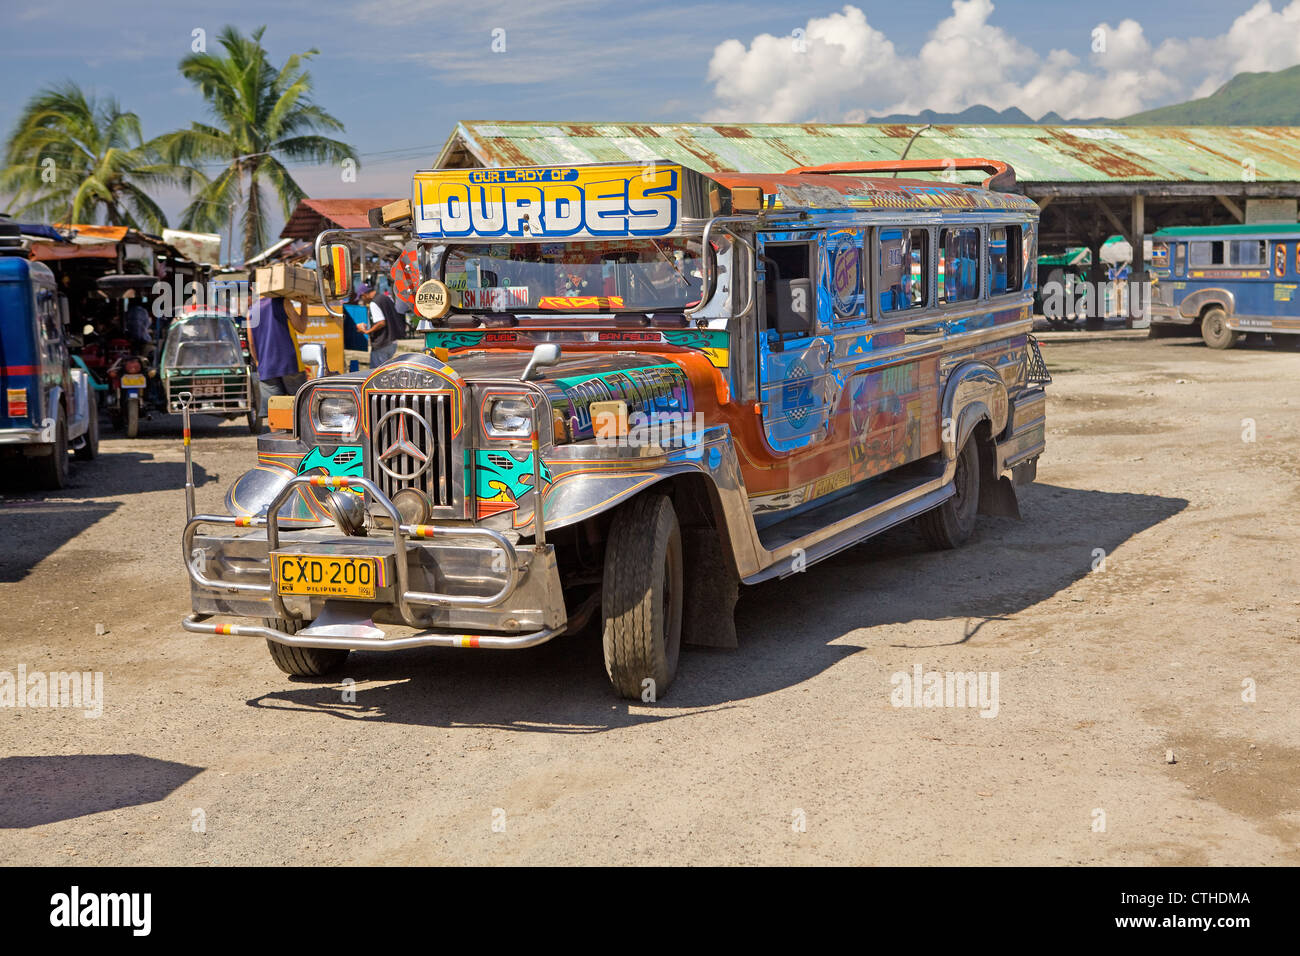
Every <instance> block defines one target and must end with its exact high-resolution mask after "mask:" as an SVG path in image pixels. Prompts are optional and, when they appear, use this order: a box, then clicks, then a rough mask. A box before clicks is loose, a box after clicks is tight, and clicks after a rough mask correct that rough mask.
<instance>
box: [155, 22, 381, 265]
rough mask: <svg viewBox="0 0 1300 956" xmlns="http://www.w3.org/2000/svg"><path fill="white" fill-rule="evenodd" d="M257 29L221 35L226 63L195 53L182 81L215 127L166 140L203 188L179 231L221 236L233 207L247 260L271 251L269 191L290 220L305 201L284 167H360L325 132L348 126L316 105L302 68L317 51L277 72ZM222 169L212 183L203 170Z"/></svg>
mask: <svg viewBox="0 0 1300 956" xmlns="http://www.w3.org/2000/svg"><path fill="white" fill-rule="evenodd" d="M265 30H266V27H259V28H258V29H257V30H254V31H253V33H252V34H251V35H250V36H244V35H243V34H241V33H240V32H239V31H238V30H237V29H235V28H234V27H229V26H228V27H226V28H224V29H223V30H222V31H221V34H220V37H219V42H220V44H221V46H222V47H223V48H224V50H225V55H219V54H212V53H194V54H191V55H190V56H187V57H186V58H185V59H183V60H181V62H180V71H181V75H182V76H184V77H185V78H186V79H188V80H189V81H190V82H192V83H194V84H195V86H197V87H198V88H199V91H200V92H201V93H202V94H203V96H204V98H205V99H206V100H207V101H208V106H209V109H210V110H211V112H212V116H213V120H214V122H213V123H210V124H209V123H191V124H190V128H189V129H185V130H179V131H177V132H175V133H171V134H168V136H167V137H164V139H165V140H166V144H165V147H164V154H165V156H166V157H167V159H168V160H169V161H170V162H175V163H178V164H184V165H186V166H187V167H188V171H187V175H186V178H185V182H186V185H188V186H190V188H191V189H194V188H197V190H198V191H197V194H196V195H195V196H194V199H193V201H192V202H191V203H190V205H189V206H187V207H186V209H185V212H184V215H183V218H182V222H181V227H182V228H184V229H195V230H198V231H201V232H208V231H216V230H219V229H220V228H221V227H222V226H223V225H224V224H225V222H226V220H227V217H228V216H230V215H232V214H233V209H234V208H235V206H238V205H242V206H244V217H243V223H242V226H243V234H244V235H243V246H244V258H245V259H248V258H251V257H252V256H253V255H255V254H256V253H257V252H258V250H260V249H261V248H263V247H264V246H265V245H266V239H267V237H266V212H267V209H266V197H265V195H264V188H265V187H266V186H269V187H270V188H271V189H272V190H273V191H274V193H275V196H276V197H277V198H278V199H279V201H280V205H281V207H282V208H283V211H284V215H285V216H286V217H287V216H288V215H289V214H290V212H291V211H292V210H293V207H294V206H295V205H296V204H297V203H298V201H299V200H301V199H304V198H306V196H307V194H306V193H305V192H303V190H302V187H300V186H299V185H298V184H297V183H296V182H294V179H293V177H292V176H291V175H289V170H288V168H287V167H286V166H285V163H284V161H285V160H290V161H308V162H314V163H341V162H343V161H344V160H345V159H350V160H352V161H353V162H356V159H357V156H356V153H355V152H354V151H353V149H352V147H351V146H349V145H347V144H346V143H342V142H340V141H338V140H336V139H330V138H328V137H326V136H323V135H320V133H319V131H321V130H327V131H340V132H341V131H342V130H343V124H342V123H340V122H339V121H338V120H337V119H335V118H334V117H333V116H331V115H330V114H329V113H327V112H325V110H323V109H321V108H320V107H319V106H316V105H315V104H314V103H312V102H311V85H312V83H311V74H310V73H308V72H307V71H306V70H305V69H304V68H303V62H304V61H305V60H307V59H309V58H310V57H313V56H315V55H316V54H317V52H318V51H317V50H314V49H313V50H308V51H306V52H305V53H296V54H294V55H293V56H291V57H289V58H288V60H286V61H285V63H284V66H282V67H281V68H280V69H278V70H277V69H276V68H275V67H274V66H272V64H271V62H270V60H269V59H268V58H267V53H266V50H265V49H264V48H263V47H262V43H261V40H262V33H263V32H264V31H265ZM204 163H209V164H211V163H216V164H218V165H224V168H223V169H222V170H221V172H220V173H218V174H217V175H215V176H212V177H209V176H208V175H207V174H205V173H204V172H203V171H202V169H201V168H200V166H201V165H202V164H204Z"/></svg>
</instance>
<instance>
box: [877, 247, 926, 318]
mask: <svg viewBox="0 0 1300 956" xmlns="http://www.w3.org/2000/svg"><path fill="white" fill-rule="evenodd" d="M876 261H877V262H878V263H880V274H879V276H878V282H877V283H876V288H878V289H879V290H880V311H881V312H902V311H905V310H907V309H919V308H924V307H925V305H926V303H927V302H928V300H929V295H928V294H927V293H928V289H927V287H928V286H929V284H930V234H929V233H928V232H927V231H926V230H924V229H906V228H894V227H888V228H882V229H880V230H878V231H877V233H876Z"/></svg>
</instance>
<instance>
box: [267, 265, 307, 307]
mask: <svg viewBox="0 0 1300 956" xmlns="http://www.w3.org/2000/svg"><path fill="white" fill-rule="evenodd" d="M257 294H258V295H275V296H281V297H283V298H287V299H293V300H294V301H296V302H320V296H319V295H318V294H317V293H316V272H315V270H313V269H304V268H303V267H302V266H296V265H292V264H291V263H288V262H277V263H276V264H275V265H273V266H263V267H262V268H260V269H258V270H257Z"/></svg>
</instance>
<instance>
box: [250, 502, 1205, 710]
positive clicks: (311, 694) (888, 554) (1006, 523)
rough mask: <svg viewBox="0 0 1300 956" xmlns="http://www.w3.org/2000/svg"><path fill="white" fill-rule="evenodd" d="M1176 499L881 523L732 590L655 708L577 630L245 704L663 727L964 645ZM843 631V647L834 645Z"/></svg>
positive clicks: (1170, 509) (362, 668) (383, 661)
mask: <svg viewBox="0 0 1300 956" xmlns="http://www.w3.org/2000/svg"><path fill="white" fill-rule="evenodd" d="M1187 504H1188V502H1187V501H1186V500H1185V499H1182V498H1171V497H1163V496H1159V495H1147V494H1128V493H1121V492H1109V491H1088V490H1082V489H1076V488H1063V487H1058V486H1053V485H1041V484H1039V485H1033V486H1030V487H1029V488H1026V489H1022V490H1021V511H1022V514H1023V515H1024V518H1023V520H1021V521H1015V520H1013V519H1009V518H981V520H980V525H979V526H978V528H977V530H976V534H975V537H974V538H973V539H972V540H971V541H970V542H968V543H967V545H966V546H965V547H963V548H961V549H958V550H955V551H948V552H932V551H927V550H926V548H925V545H924V543H923V542H922V540H921V538H920V535H919V534H918V533H917V532H916V531H915V530H914V529H913V528H912V527H911V526H904V527H901V528H898V529H895V530H893V531H891V532H888V533H886V534H884V535H880V536H879V537H876V538H874V539H872V540H870V541H868V542H866V543H864V544H862V545H859V546H857V547H856V548H853V549H850V550H849V551H846V552H843V553H841V554H839V555H837V556H835V557H833V558H830V559H828V560H826V561H823V562H821V563H820V564H817V565H814V566H813V567H811V568H809V569H808V571H807V572H806V573H803V574H797V575H794V576H792V577H789V578H786V579H785V580H782V581H771V582H765V583H763V584H761V585H758V586H755V587H752V588H747V589H743V590H742V596H741V600H740V604H739V606H738V607H737V631H738V633H739V637H740V647H739V649H738V650H735V651H720V650H712V649H697V648H687V649H685V650H684V651H683V654H682V658H681V664H680V667H679V670H678V673H677V679H676V681H675V682H674V684H673V687H672V691H671V693H670V694H668V695H667V696H665V697H664V699H663V700H662V701H660V702H658V703H640V702H628V701H622V700H619V699H617V698H616V697H615V696H614V695H613V693H612V691H611V689H610V687H609V684H608V681H607V680H606V679H605V674H604V666H603V662H602V657H601V650H600V640H599V638H598V637H594V636H582V635H579V636H575V637H566V638H561V639H559V640H556V641H552V642H551V643H549V644H545V645H543V646H541V647H539V648H536V649H533V650H529V651H517V652H493V651H461V650H444V649H432V650H425V651H404V652H393V653H391V654H385V653H354V654H353V655H352V656H351V658H350V659H349V661H348V664H347V666H346V668H345V670H344V671H343V672H341V673H340V674H338V675H337V676H336V678H335V679H334V680H333V681H331V683H329V684H319V683H317V684H312V685H308V684H306V683H305V682H304V683H303V684H299V686H296V687H294V688H293V689H290V690H283V691H275V692H272V693H269V694H265V695H262V696H259V697H256V698H253V699H250V700H248V701H247V703H248V705H249V706H251V707H258V708H265V709H288V710H296V711H311V712H317V713H320V714H322V715H327V716H332V717H335V718H339V719H348V720H381V721H385V722H396V723H402V724H412V725H420V726H437V727H446V728H455V727H477V728H485V727H486V728H504V729H511V730H518V731H525V732H541V733H561V734H574V733H577V734H582V733H599V732H602V731H607V730H613V729H617V728H620V727H626V726H631V725H636V724H642V723H647V722H654V721H660V720H672V719H677V718H680V717H686V716H690V715H692V714H694V713H697V712H699V711H700V710H703V709H713V708H717V707H720V706H730V705H734V703H735V702H736V701H741V700H745V699H748V698H753V697H759V696H762V695H764V694H770V693H773V692H776V691H780V690H783V689H786V688H789V687H792V686H795V685H797V684H799V683H801V682H803V681H805V680H807V679H809V678H811V677H814V676H816V675H817V674H820V673H822V672H823V671H826V670H828V669H830V668H831V667H833V666H835V664H837V663H839V662H840V661H842V660H844V659H845V658H847V657H849V656H851V655H853V654H858V653H861V652H862V651H863V650H864V649H869V648H871V647H872V646H886V644H885V642H886V641H893V642H894V645H893V646H897V637H896V636H894V637H891V636H889V633H890V632H886V631H884V630H880V631H874V632H873V629H874V628H883V627H884V626H886V625H894V624H900V623H910V624H914V625H915V624H920V625H921V626H922V627H921V630H922V633H924V634H926V637H925V638H924V639H922V640H921V641H919V642H917V643H915V644H913V643H911V642H910V641H909V642H908V643H907V645H906V646H915V647H918V648H923V647H934V646H941V645H961V644H964V643H965V642H967V641H968V640H970V638H971V637H972V636H974V635H975V634H976V633H977V632H978V631H979V630H980V629H981V628H982V627H984V626H986V625H987V623H988V622H990V621H996V620H1000V619H1003V618H1006V617H1008V616H1010V615H1013V614H1015V613H1017V612H1019V611H1022V610H1024V609H1025V608H1028V607H1032V606H1033V605H1035V604H1038V603H1040V602H1042V601H1044V600H1047V599H1048V598H1050V597H1051V596H1052V595H1054V594H1056V593H1057V592H1059V591H1061V590H1063V589H1065V588H1068V587H1069V586H1070V585H1071V584H1073V583H1075V582H1076V581H1078V580H1080V579H1081V578H1083V577H1086V576H1087V575H1088V574H1090V573H1091V572H1092V569H1093V561H1094V560H1095V557H1094V556H1095V551H1096V549H1098V548H1100V549H1102V550H1103V551H1104V552H1105V553H1106V554H1110V553H1111V552H1113V551H1114V550H1115V549H1116V548H1118V547H1119V546H1120V545H1122V544H1123V543H1124V542H1126V541H1128V540H1129V539H1131V538H1132V537H1134V536H1135V535H1138V534H1140V533H1141V532H1143V531H1146V530H1147V529H1149V528H1151V527H1154V526H1155V525H1157V524H1160V523H1161V522H1162V521H1165V520H1166V519H1168V518H1170V517H1171V516H1173V515H1175V514H1177V513H1178V512H1180V511H1182V510H1183V509H1184V508H1185V507H1186V506H1187ZM916 630H917V629H916V628H915V627H913V628H912V629H911V631H912V632H915V631H916ZM850 632H856V633H855V634H854V642H853V643H852V644H848V643H835V642H836V641H838V639H840V638H843V637H844V636H845V635H847V634H849V633H850ZM896 633H897V632H893V634H896ZM268 666H270V665H269V662H268ZM346 678H350V679H351V680H352V681H355V686H354V687H352V688H348V687H347V686H346V685H345V686H344V688H343V689H344V690H347V689H354V690H355V695H354V696H355V700H354V701H349V700H347V697H348V695H347V694H345V693H341V692H340V686H339V684H340V682H341V681H343V680H344V679H346Z"/></svg>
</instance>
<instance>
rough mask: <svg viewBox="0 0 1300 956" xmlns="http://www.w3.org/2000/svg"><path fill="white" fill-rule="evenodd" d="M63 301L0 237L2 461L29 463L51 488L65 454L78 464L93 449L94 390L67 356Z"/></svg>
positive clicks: (34, 265) (44, 272)
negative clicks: (71, 452) (25, 460)
mask: <svg viewBox="0 0 1300 956" xmlns="http://www.w3.org/2000/svg"><path fill="white" fill-rule="evenodd" d="M15 228H16V227H15ZM65 303H66V299H64V298H63V297H62V296H61V295H60V294H59V290H58V286H57V285H56V283H55V280H54V273H52V272H51V271H50V269H49V267H48V266H45V265H43V264H42V263H39V262H32V261H29V260H28V259H27V257H26V251H25V250H24V249H23V248H22V245H21V240H19V239H18V238H17V236H16V235H14V234H13V233H9V234H7V235H5V236H3V237H2V238H0V392H2V393H3V399H4V404H3V406H2V407H0V456H3V457H6V458H8V457H24V458H28V459H30V466H29V467H30V468H31V471H32V475H33V478H34V480H35V481H36V483H37V484H39V485H40V486H41V487H43V488H50V489H57V488H62V487H63V486H64V484H65V483H66V482H67V474H68V451H69V450H70V449H71V450H75V451H76V455H77V457H78V458H80V459H90V458H94V457H95V455H96V454H97V453H98V449H99V430H98V408H97V405H96V402H95V393H94V386H93V383H92V382H91V379H90V374H89V373H88V372H87V371H85V370H84V369H83V368H80V367H77V366H76V365H74V364H72V362H71V359H70V357H69V353H68V341H67V337H66V334H65V330H64V326H65V317H64V312H65V311H66V304H65Z"/></svg>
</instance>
